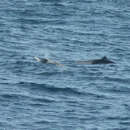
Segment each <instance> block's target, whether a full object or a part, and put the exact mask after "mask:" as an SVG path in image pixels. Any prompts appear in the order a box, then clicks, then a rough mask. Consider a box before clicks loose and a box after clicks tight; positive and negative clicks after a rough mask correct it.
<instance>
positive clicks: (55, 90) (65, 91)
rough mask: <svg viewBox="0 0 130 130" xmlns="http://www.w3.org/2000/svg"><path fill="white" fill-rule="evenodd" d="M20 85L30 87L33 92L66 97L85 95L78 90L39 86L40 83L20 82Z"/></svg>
mask: <svg viewBox="0 0 130 130" xmlns="http://www.w3.org/2000/svg"><path fill="white" fill-rule="evenodd" d="M18 84H19V85H22V86H24V87H25V86H26V87H29V88H30V89H31V90H35V91H36V90H37V91H46V92H48V93H53V94H54V93H55V94H64V95H73V96H74V95H76V96H77V95H84V93H83V92H80V91H79V90H77V89H76V88H69V87H66V88H60V87H56V86H54V85H49V84H38V83H32V82H19V83H18Z"/></svg>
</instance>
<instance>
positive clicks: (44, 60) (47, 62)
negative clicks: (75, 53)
mask: <svg viewBox="0 0 130 130" xmlns="http://www.w3.org/2000/svg"><path fill="white" fill-rule="evenodd" d="M34 59H35V60H36V61H38V62H41V63H44V64H55V65H58V66H63V64H60V63H58V62H54V61H52V60H49V59H47V58H38V57H36V56H35V57H34Z"/></svg>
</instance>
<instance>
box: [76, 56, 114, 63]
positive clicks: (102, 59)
mask: <svg viewBox="0 0 130 130" xmlns="http://www.w3.org/2000/svg"><path fill="white" fill-rule="evenodd" d="M78 63H79V64H112V63H114V62H113V61H110V60H109V59H108V58H107V57H106V56H104V57H102V58H101V59H94V60H88V61H78Z"/></svg>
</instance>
